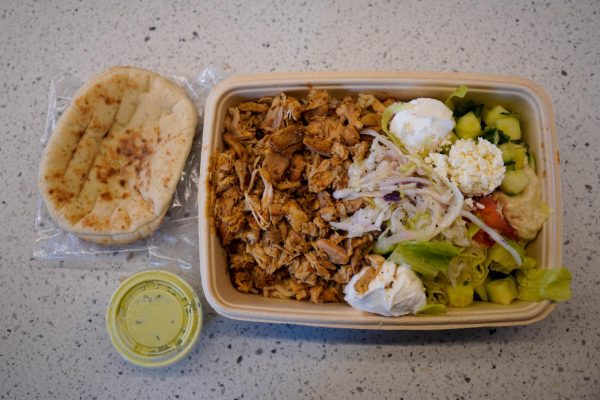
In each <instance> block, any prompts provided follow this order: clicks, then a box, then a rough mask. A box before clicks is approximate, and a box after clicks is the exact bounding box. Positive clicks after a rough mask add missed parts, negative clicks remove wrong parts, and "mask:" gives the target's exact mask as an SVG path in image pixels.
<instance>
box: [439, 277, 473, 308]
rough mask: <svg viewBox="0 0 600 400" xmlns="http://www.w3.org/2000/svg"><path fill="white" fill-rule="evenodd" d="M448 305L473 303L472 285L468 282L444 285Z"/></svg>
mask: <svg viewBox="0 0 600 400" xmlns="http://www.w3.org/2000/svg"><path fill="white" fill-rule="evenodd" d="M446 293H447V294H448V305H450V306H452V307H468V306H470V305H471V304H473V294H474V292H473V286H471V284H470V283H469V282H461V283H458V284H457V285H456V286H452V285H448V286H447V287H446Z"/></svg>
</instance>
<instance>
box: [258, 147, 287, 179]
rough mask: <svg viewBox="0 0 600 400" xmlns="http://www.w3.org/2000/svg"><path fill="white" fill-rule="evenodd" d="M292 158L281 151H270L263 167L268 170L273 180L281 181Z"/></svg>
mask: <svg viewBox="0 0 600 400" xmlns="http://www.w3.org/2000/svg"><path fill="white" fill-rule="evenodd" d="M289 165H290V159H289V158H288V157H284V156H282V155H281V154H279V153H275V152H272V151H271V152H268V153H267V155H266V156H265V159H264V161H263V168H264V169H266V170H267V172H268V173H269V176H270V177H271V179H272V181H273V182H279V181H280V180H281V178H282V177H283V175H284V174H285V171H286V170H287V168H288V166H289Z"/></svg>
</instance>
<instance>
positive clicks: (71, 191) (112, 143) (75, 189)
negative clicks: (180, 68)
mask: <svg viewBox="0 0 600 400" xmlns="http://www.w3.org/2000/svg"><path fill="white" fill-rule="evenodd" d="M197 123H198V113H197V111H196V108H195V107H194V105H193V103H192V102H191V101H190V99H189V98H188V97H187V95H186V93H185V91H184V90H183V88H181V87H180V86H178V85H176V84H175V83H173V82H171V81H169V80H167V79H165V78H163V77H162V76H160V75H158V74H155V73H153V72H150V71H146V70H143V69H139V68H132V67H115V68H111V69H109V70H108V71H105V72H103V73H102V74H100V75H98V76H96V77H94V78H93V79H91V80H90V81H89V82H88V83H86V84H85V85H84V86H83V87H82V88H81V89H79V91H78V92H77V93H76V94H75V96H74V98H73V101H72V102H71V105H70V106H69V108H68V109H67V110H66V111H65V112H64V114H63V115H62V117H61V118H60V120H59V121H58V124H57V126H56V129H55V130H54V132H53V133H52V135H51V136H50V140H49V141H48V145H47V146H46V148H45V150H44V153H43V155H42V160H41V163H40V175H39V189H40V193H41V196H42V198H43V199H44V202H45V203H46V206H47V208H48V211H49V212H50V215H51V216H52V218H53V219H54V220H55V221H56V223H57V224H58V225H59V226H60V227H61V228H62V229H64V230H66V231H69V232H73V233H74V234H76V235H77V236H79V237H81V238H83V239H85V240H89V241H92V242H96V243H101V244H114V243H128V242H132V241H135V240H137V239H140V238H143V237H145V236H148V235H150V234H151V233H152V232H153V231H154V230H155V229H156V228H157V227H158V226H159V225H160V223H161V222H162V219H163V217H164V215H165V213H166V211H167V208H168V207H169V204H170V202H171V197H172V196H173V192H174V191H175V188H176V185H177V182H178V180H179V177H180V175H181V171H182V170H183V167H184V164H185V160H186V158H187V156H188V153H189V151H190V148H191V145H192V140H193V138H194V133H195V130H196V125H197Z"/></svg>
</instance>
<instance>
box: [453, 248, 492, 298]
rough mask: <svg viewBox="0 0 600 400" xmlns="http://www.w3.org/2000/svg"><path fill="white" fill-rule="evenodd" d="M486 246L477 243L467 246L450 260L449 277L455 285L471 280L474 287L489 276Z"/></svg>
mask: <svg viewBox="0 0 600 400" xmlns="http://www.w3.org/2000/svg"><path fill="white" fill-rule="evenodd" d="M485 252H486V250H485V247H483V246H479V245H477V244H472V245H471V246H469V247H467V248H465V249H464V250H463V251H462V252H461V253H460V254H459V255H458V256H457V257H454V258H453V259H452V261H450V265H449V266H448V278H449V279H450V282H452V284H453V285H457V284H458V283H461V282H464V281H469V282H470V283H471V285H473V287H476V286H478V285H479V284H480V283H481V282H483V281H484V279H485V278H486V277H487V274H488V268H487V265H486V264H485V263H484V261H485V257H486V253H485Z"/></svg>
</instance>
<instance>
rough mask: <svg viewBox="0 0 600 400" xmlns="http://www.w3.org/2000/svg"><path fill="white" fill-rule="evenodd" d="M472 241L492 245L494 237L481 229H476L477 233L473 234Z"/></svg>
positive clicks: (486, 245) (487, 245)
mask: <svg viewBox="0 0 600 400" xmlns="http://www.w3.org/2000/svg"><path fill="white" fill-rule="evenodd" d="M473 241H475V242H476V243H479V244H480V245H482V246H485V247H492V246H493V245H494V243H495V242H494V239H492V238H491V237H490V235H488V234H487V233H485V232H484V231H482V230H479V231H477V233H476V234H475V235H473Z"/></svg>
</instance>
